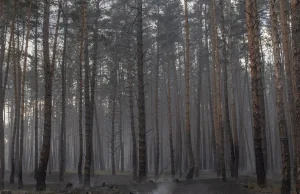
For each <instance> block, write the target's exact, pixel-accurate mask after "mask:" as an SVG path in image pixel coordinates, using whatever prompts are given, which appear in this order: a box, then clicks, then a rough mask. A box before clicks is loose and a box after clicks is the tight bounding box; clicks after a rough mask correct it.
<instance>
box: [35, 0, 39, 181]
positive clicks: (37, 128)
mask: <svg viewBox="0 0 300 194" xmlns="http://www.w3.org/2000/svg"><path fill="white" fill-rule="evenodd" d="M37 3H38V0H36V4H37ZM38 19H39V17H38V16H36V18H35V23H36V24H37V23H38ZM34 39H35V40H34V57H35V66H34V74H35V77H34V78H35V86H34V87H35V102H34V106H35V107H34V110H35V111H34V178H35V179H36V178H37V170H38V165H39V164H38V162H39V158H38V157H39V156H38V152H39V148H38V146H39V145H38V142H39V141H38V138H39V137H38V133H39V120H38V119H39V118H38V114H39V111H38V95H39V86H38V76H39V75H38V25H36V26H35V34H34Z"/></svg>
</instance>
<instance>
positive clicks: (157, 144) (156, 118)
mask: <svg viewBox="0 0 300 194" xmlns="http://www.w3.org/2000/svg"><path fill="white" fill-rule="evenodd" d="M157 9H158V10H157V14H159V11H160V7H159V1H158V5H157ZM156 25H157V34H156V69H155V70H156V72H155V146H154V147H155V161H154V175H155V177H157V176H158V170H159V125H158V119H159V118H158V90H159V88H158V81H159V60H160V53H159V52H160V50H159V44H160V42H159V36H160V26H159V20H157V24H156Z"/></svg>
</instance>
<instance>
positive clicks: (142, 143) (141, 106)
mask: <svg viewBox="0 0 300 194" xmlns="http://www.w3.org/2000/svg"><path fill="white" fill-rule="evenodd" d="M136 20H137V73H138V111H139V179H140V180H141V181H143V180H145V179H146V178H147V156H146V155H147V150H146V117H145V93H144V50H143V0H138V1H137V18H136Z"/></svg>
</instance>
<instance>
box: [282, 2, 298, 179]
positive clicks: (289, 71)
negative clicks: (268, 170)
mask: <svg viewBox="0 0 300 194" xmlns="http://www.w3.org/2000/svg"><path fill="white" fill-rule="evenodd" d="M279 9H280V21H281V22H280V24H281V29H282V30H281V35H282V45H283V54H284V69H285V73H286V76H285V78H286V81H287V91H288V103H289V113H290V117H291V128H292V129H294V125H295V123H296V117H295V105H294V101H295V99H294V88H293V79H294V76H295V73H294V72H293V60H292V58H291V54H292V53H291V44H290V27H289V25H288V23H287V18H288V17H289V5H288V2H287V1H285V0H279ZM291 154H293V153H291ZM293 158H294V169H293V172H294V177H295V178H296V176H295V175H296V174H297V172H296V164H297V162H296V157H293ZM295 181H296V179H295Z"/></svg>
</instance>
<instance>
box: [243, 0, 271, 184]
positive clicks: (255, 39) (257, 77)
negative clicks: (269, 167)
mask: <svg viewBox="0 0 300 194" xmlns="http://www.w3.org/2000/svg"><path fill="white" fill-rule="evenodd" d="M246 22H247V31H248V46H249V53H250V62H251V78H252V100H253V120H254V123H253V131H254V146H255V159H256V175H257V182H258V185H259V186H261V187H263V186H265V185H266V172H265V166H264V155H263V150H262V130H263V129H262V125H261V117H262V115H261V114H262V111H261V108H262V107H261V105H262V104H261V103H260V99H261V94H262V92H261V90H263V88H261V86H262V84H260V82H261V79H262V63H261V57H260V50H259V26H258V25H259V21H258V12H257V1H256V0H246Z"/></svg>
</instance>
